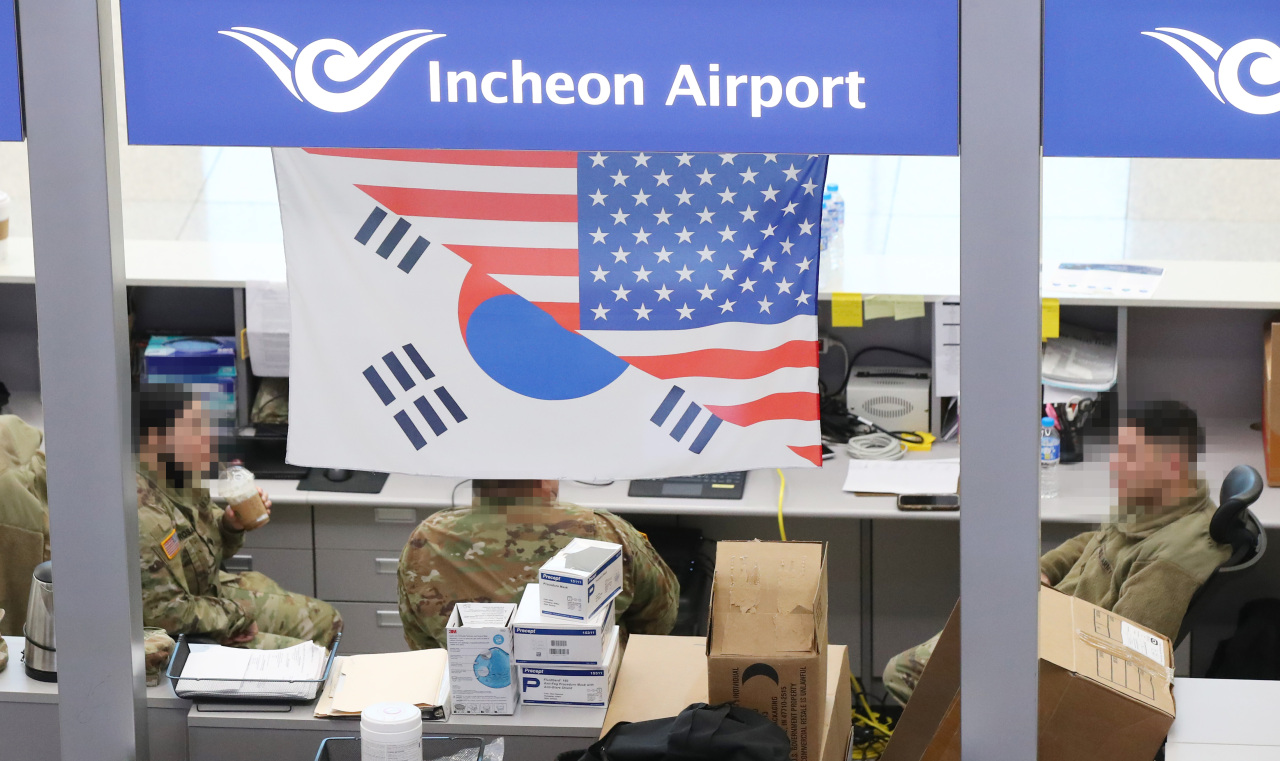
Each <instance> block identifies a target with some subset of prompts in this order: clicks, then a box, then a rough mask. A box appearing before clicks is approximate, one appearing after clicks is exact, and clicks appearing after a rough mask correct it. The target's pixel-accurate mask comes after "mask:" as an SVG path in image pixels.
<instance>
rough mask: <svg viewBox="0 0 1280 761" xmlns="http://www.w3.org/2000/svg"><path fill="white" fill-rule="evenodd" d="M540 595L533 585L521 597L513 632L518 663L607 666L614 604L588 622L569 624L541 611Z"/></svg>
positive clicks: (512, 625) (513, 623)
mask: <svg viewBox="0 0 1280 761" xmlns="http://www.w3.org/2000/svg"><path fill="white" fill-rule="evenodd" d="M541 599H542V597H541V592H539V591H538V585H537V584H530V585H528V586H527V587H525V589H524V595H523V596H521V598H520V607H518V608H516V617H515V618H514V619H512V621H511V629H512V632H513V633H514V635H515V639H516V651H515V652H516V663H519V664H523V665H535V664H562V665H571V666H598V665H600V664H603V663H606V662H607V661H606V660H605V655H606V653H605V648H606V647H607V645H608V634H609V631H610V630H611V629H612V628H613V603H612V602H610V603H609V604H608V605H606V606H604V607H603V608H601V609H600V612H599V613H597V614H596V615H594V616H592V617H591V618H590V619H588V620H586V621H566V620H565V619H563V618H556V617H555V616H546V615H543V614H542V611H541V610H540V605H541Z"/></svg>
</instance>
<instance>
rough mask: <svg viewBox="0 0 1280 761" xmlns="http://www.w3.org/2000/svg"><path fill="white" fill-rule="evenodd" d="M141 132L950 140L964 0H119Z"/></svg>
mask: <svg viewBox="0 0 1280 761" xmlns="http://www.w3.org/2000/svg"><path fill="white" fill-rule="evenodd" d="M120 5H121V20H122V33H123V50H124V66H125V92H126V96H127V105H128V117H129V141H130V142H131V143H135V144H200V145H274V146H326V147H399V148H419V147H430V148H481V149H556V150H596V149H600V150H610V149H619V150H635V149H645V150H657V151H686V150H687V151H715V150H736V151H742V152H748V151H779V152H786V151H794V152H803V153H808V152H819V153H867V154H931V155H954V154H955V153H956V150H957V147H956V144H957V108H958V107H957V98H958V94H957V89H958V55H959V52H958V46H959V42H958V34H959V29H958V26H959V23H958V9H957V2H956V0H814V1H813V2H807V3H803V4H794V3H785V2H780V1H778V0H774V1H773V2H764V1H763V0H698V2H675V1H674V0H662V1H655V2H635V1H634V0H632V1H623V0H607V1H601V0H597V1H596V2H586V1H585V0H559V2H541V3H530V2H515V1H514V0H504V1H501V2H499V1H497V0H492V1H490V2H483V1H479V0H477V1H474V2H438V1H433V0H379V1H377V2H375V1H373V0H364V2H339V1H338V0H326V1H321V0H271V1H270V2H263V0H220V1H219V2H216V3H211V2H207V0H121V3H120Z"/></svg>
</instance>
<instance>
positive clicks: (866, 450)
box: [845, 431, 907, 460]
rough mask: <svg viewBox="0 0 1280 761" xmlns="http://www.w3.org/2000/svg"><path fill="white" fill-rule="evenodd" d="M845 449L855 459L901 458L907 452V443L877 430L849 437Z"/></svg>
mask: <svg viewBox="0 0 1280 761" xmlns="http://www.w3.org/2000/svg"><path fill="white" fill-rule="evenodd" d="M845 451H846V452H848V453H849V456H850V457H852V458H853V459H855V460H901V459H902V456H903V455H904V454H906V453H907V445H906V444H904V443H902V442H901V441H899V440H897V439H895V438H894V437H892V436H890V435H889V434H887V433H880V432H879V431H877V432H875V433H868V434H866V435H865V436H854V437H853V438H852V439H849V443H848V444H845Z"/></svg>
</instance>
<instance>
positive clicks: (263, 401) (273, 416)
mask: <svg viewBox="0 0 1280 761" xmlns="http://www.w3.org/2000/svg"><path fill="white" fill-rule="evenodd" d="M249 420H250V421H252V422H253V423H254V424H255V425H259V424H264V423H275V424H279V423H288V422H289V379H288V378H263V379H262V380H261V382H260V384H259V386H258V393H257V394H256V395H255V396H254V397H253V408H252V409H251V410H250V411H249Z"/></svg>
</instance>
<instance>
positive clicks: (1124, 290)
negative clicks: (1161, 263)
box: [1040, 262, 1164, 299]
mask: <svg viewBox="0 0 1280 761" xmlns="http://www.w3.org/2000/svg"><path fill="white" fill-rule="evenodd" d="M1162 277H1164V267H1150V266H1147V265H1144V264H1118V263H1109V264H1080V263H1074V262H1071V263H1069V262H1063V263H1061V264H1059V265H1058V266H1057V267H1056V268H1051V269H1047V270H1045V271H1044V272H1043V273H1042V274H1041V276H1040V295H1041V296H1052V297H1055V298H1057V297H1062V296H1068V297H1070V296H1076V297H1079V296H1093V297H1110V298H1127V299H1149V298H1151V297H1152V295H1154V294H1155V292H1156V288H1157V287H1158V286H1159V285H1160V279H1161V278H1162Z"/></svg>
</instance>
